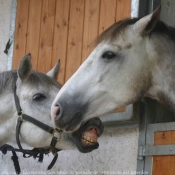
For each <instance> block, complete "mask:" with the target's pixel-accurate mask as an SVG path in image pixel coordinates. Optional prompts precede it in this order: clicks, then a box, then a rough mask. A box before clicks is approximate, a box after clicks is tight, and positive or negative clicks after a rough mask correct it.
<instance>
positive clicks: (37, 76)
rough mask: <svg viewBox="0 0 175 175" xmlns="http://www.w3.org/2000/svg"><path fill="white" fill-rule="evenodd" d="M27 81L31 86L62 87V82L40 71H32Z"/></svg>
mask: <svg viewBox="0 0 175 175" xmlns="http://www.w3.org/2000/svg"><path fill="white" fill-rule="evenodd" d="M27 83H29V84H30V85H31V86H35V87H36V86H40V85H41V86H44V87H49V86H56V87H58V88H59V89H60V88H61V84H60V83H58V82H57V81H56V80H54V79H53V78H50V77H49V76H47V75H45V74H43V73H40V72H32V73H31V75H30V76H29V78H28V79H27Z"/></svg>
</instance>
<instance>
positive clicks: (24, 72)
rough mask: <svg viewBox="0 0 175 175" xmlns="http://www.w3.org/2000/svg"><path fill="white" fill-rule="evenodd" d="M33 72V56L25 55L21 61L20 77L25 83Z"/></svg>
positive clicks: (18, 71)
mask: <svg viewBox="0 0 175 175" xmlns="http://www.w3.org/2000/svg"><path fill="white" fill-rule="evenodd" d="M31 71H32V63H31V55H30V53H29V54H27V55H25V56H24V57H23V58H22V60H21V61H20V64H19V67H18V70H17V73H18V77H19V78H20V79H21V80H22V81H23V80H26V79H27V78H28V77H29V75H30V74H31Z"/></svg>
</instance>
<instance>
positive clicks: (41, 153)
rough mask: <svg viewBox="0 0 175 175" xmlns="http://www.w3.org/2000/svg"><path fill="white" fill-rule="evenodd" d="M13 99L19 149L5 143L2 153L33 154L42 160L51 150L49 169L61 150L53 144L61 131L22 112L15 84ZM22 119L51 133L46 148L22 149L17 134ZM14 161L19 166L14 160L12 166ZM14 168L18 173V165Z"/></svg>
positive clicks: (28, 155) (17, 134) (29, 155)
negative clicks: (51, 157)
mask: <svg viewBox="0 0 175 175" xmlns="http://www.w3.org/2000/svg"><path fill="white" fill-rule="evenodd" d="M14 99H15V105H16V109H17V114H18V116H19V117H18V120H17V125H16V142H17V144H18V147H19V149H15V148H13V147H12V146H10V145H7V144H5V145H3V146H2V147H0V150H1V151H2V152H3V153H4V152H5V153H4V154H6V152H7V151H12V152H13V154H14V152H22V153H23V157H25V158H28V157H31V156H33V157H34V158H36V157H39V160H38V161H39V162H42V160H43V156H44V154H49V153H50V152H51V153H52V154H53V155H54V158H53V160H52V162H51V163H50V165H49V166H48V170H50V169H51V168H52V167H53V165H54V164H55V162H56V160H57V158H58V152H59V151H61V150H60V149H57V148H55V146H56V143H57V142H58V141H59V140H60V139H61V134H62V131H61V130H59V129H57V128H52V127H50V126H48V125H46V124H44V123H42V122H40V121H38V120H36V119H35V118H33V117H31V116H29V115H26V114H23V112H22V109H21V106H20V102H19V98H18V96H17V94H16V85H15V87H14ZM24 121H28V122H30V123H32V124H34V125H36V126H38V127H39V128H41V129H43V130H44V131H46V132H48V133H50V134H51V135H52V140H51V143H50V146H49V147H48V148H46V149H45V148H33V149H32V150H26V149H23V147H22V146H21V142H20V138H19V137H20V136H19V135H20V129H21V125H22V123H23V122H24ZM55 133H58V137H56V136H55V135H56V134H55ZM15 155H16V154H15ZM16 157H17V156H16ZM16 159H17V158H16ZM17 161H18V160H17ZM15 163H16V164H18V166H19V163H18V162H14V166H15ZM15 169H16V172H17V174H19V173H20V167H17V168H16V166H15Z"/></svg>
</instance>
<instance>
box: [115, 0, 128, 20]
mask: <svg viewBox="0 0 175 175" xmlns="http://www.w3.org/2000/svg"><path fill="white" fill-rule="evenodd" d="M129 17H131V0H117V7H116V21H119V20H122V19H125V18H129Z"/></svg>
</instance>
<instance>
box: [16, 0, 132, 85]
mask: <svg viewBox="0 0 175 175" xmlns="http://www.w3.org/2000/svg"><path fill="white" fill-rule="evenodd" d="M130 14H131V0H18V5H17V16H16V30H15V44H14V58H13V68H17V67H18V64H19V61H20V60H21V58H22V57H23V56H24V55H25V54H27V53H31V54H32V63H33V67H34V69H36V70H39V71H41V72H44V73H46V72H47V71H49V70H50V69H51V67H52V66H54V65H55V63H56V62H57V61H58V59H60V60H61V70H60V75H59V79H58V80H59V82H61V83H65V81H67V80H68V79H69V78H70V76H71V75H72V74H73V73H74V72H75V71H76V70H77V69H78V67H79V66H80V65H81V63H82V62H83V61H84V60H85V59H86V58H87V56H88V55H89V53H90V52H91V51H92V49H93V48H92V43H93V41H94V39H95V38H96V37H97V36H98V35H99V34H100V33H101V32H102V31H104V30H105V29H106V28H108V27H109V26H111V25H112V24H113V23H115V22H116V21H118V20H120V19H123V18H126V17H130Z"/></svg>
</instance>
